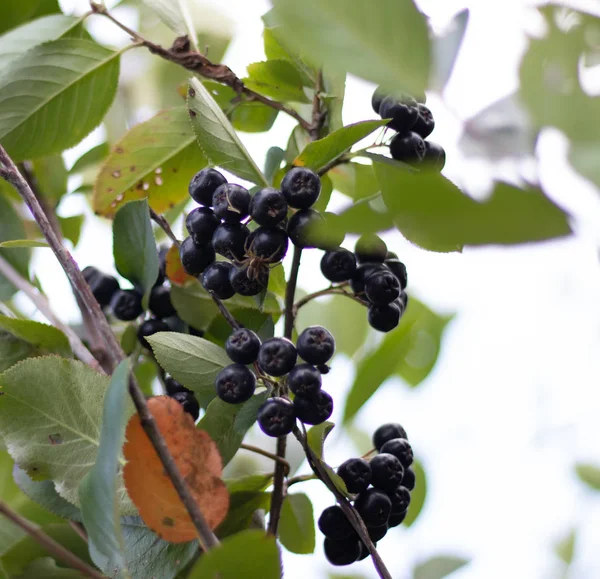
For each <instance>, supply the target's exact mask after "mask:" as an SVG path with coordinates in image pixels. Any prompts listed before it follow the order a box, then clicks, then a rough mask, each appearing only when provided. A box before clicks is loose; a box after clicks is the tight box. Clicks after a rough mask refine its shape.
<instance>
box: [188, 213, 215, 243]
mask: <svg viewBox="0 0 600 579" xmlns="http://www.w3.org/2000/svg"><path fill="white" fill-rule="evenodd" d="M218 225H219V219H218V218H217V216H216V215H215V213H214V211H213V210H212V209H211V208H210V207H196V208H195V209H193V210H192V211H190V212H189V213H188V214H187V217H186V218H185V227H186V229H187V230H188V233H189V234H190V236H191V237H192V238H193V240H194V243H196V244H197V245H204V244H205V243H208V242H209V241H210V240H211V239H212V236H213V233H214V232H215V229H216V228H217V227H218Z"/></svg>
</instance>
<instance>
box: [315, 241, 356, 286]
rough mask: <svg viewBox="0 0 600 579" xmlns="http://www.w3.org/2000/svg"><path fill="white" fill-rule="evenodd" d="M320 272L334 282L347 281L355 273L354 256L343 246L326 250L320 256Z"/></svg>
mask: <svg viewBox="0 0 600 579" xmlns="http://www.w3.org/2000/svg"><path fill="white" fill-rule="evenodd" d="M321 273H322V274H323V275H324V276H325V278H327V279H328V280H329V281H332V282H334V283H335V282H341V281H347V280H349V279H350V278H351V277H352V276H353V275H354V274H355V273H356V257H355V256H354V254H353V253H352V252H351V251H348V250H347V249H343V248H339V249H336V250H335V251H327V252H325V254H324V255H323V257H322V258H321Z"/></svg>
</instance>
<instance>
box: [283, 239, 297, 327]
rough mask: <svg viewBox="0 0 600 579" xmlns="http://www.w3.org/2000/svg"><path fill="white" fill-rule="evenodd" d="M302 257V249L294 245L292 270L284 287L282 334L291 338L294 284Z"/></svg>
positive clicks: (293, 312)
mask: <svg viewBox="0 0 600 579" xmlns="http://www.w3.org/2000/svg"><path fill="white" fill-rule="evenodd" d="M301 259H302V249H301V248H299V247H296V246H294V255H293V257H292V271H291V272H290V279H289V280H288V283H287V287H286V289H285V322H284V330H283V336H284V337H285V338H288V339H291V337H292V332H293V331H294V320H295V317H296V315H295V308H294V297H295V296H296V284H297V283H298V272H299V271H300V260H301Z"/></svg>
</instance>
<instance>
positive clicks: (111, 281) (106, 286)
mask: <svg viewBox="0 0 600 579" xmlns="http://www.w3.org/2000/svg"><path fill="white" fill-rule="evenodd" d="M81 273H82V274H83V277H84V278H85V281H87V282H88V285H89V286H90V289H91V290H92V293H93V294H94V297H95V298H96V301H97V302H98V303H99V304H100V305H101V306H107V305H108V304H110V300H111V299H112V297H113V296H114V295H115V293H116V292H117V291H119V282H118V281H117V279H116V278H115V277H113V276H112V275H106V274H105V273H102V272H101V271H99V270H98V269H96V268H95V267H93V266H91V265H88V266H87V267H86V268H84V269H83V271H82V272H81Z"/></svg>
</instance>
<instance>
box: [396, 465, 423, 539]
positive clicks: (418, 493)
mask: <svg viewBox="0 0 600 579" xmlns="http://www.w3.org/2000/svg"><path fill="white" fill-rule="evenodd" d="M411 468H412V469H413V470H414V471H415V479H416V483H415V488H414V489H413V490H412V491H411V492H410V505H409V507H408V513H407V515H406V518H405V519H404V521H403V523H402V524H403V525H404V526H405V527H410V526H411V525H412V524H413V523H414V522H415V521H416V520H417V517H418V516H419V515H420V514H421V511H422V510H423V505H424V504H425V497H426V496H427V477H426V475H425V471H424V470H423V465H422V464H421V463H420V462H419V461H418V460H415V462H413V464H412V465H411Z"/></svg>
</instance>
